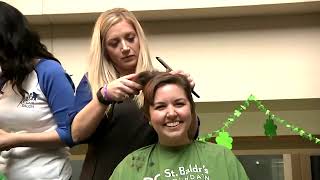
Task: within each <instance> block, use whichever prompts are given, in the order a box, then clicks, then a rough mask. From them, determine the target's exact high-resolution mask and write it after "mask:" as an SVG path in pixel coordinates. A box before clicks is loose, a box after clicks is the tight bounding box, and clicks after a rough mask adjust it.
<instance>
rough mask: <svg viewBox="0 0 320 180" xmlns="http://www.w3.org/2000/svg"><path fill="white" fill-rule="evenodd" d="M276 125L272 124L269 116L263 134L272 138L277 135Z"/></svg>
mask: <svg viewBox="0 0 320 180" xmlns="http://www.w3.org/2000/svg"><path fill="white" fill-rule="evenodd" d="M277 128H278V127H277V125H275V124H274V121H273V119H272V118H271V116H269V117H268V118H267V120H266V123H265V124H264V134H265V135H266V136H269V137H270V138H272V136H276V135H277Z"/></svg>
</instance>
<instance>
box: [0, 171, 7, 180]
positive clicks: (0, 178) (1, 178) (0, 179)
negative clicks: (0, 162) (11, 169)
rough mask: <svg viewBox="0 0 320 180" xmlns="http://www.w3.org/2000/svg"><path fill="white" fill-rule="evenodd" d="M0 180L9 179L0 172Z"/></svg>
mask: <svg viewBox="0 0 320 180" xmlns="http://www.w3.org/2000/svg"><path fill="white" fill-rule="evenodd" d="M0 180H7V178H6V177H5V176H4V175H3V174H2V173H1V172H0Z"/></svg>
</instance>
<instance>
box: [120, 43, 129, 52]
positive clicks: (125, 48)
mask: <svg viewBox="0 0 320 180" xmlns="http://www.w3.org/2000/svg"><path fill="white" fill-rule="evenodd" d="M121 44H122V47H121V52H122V53H128V52H129V51H130V48H129V46H128V45H127V43H126V42H125V41H124V40H122V41H121Z"/></svg>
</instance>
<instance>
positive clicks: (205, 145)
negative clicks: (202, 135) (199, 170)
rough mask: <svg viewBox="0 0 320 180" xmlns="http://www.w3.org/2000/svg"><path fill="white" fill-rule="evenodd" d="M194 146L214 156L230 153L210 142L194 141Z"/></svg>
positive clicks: (226, 149)
mask: <svg viewBox="0 0 320 180" xmlns="http://www.w3.org/2000/svg"><path fill="white" fill-rule="evenodd" d="M195 144H196V146H197V147H198V148H200V149H202V150H204V151H209V152H214V153H215V154H217V153H218V154H219V153H225V152H226V151H230V150H229V149H228V148H226V147H224V146H222V145H219V144H215V143H212V142H202V141H197V140H196V141H195Z"/></svg>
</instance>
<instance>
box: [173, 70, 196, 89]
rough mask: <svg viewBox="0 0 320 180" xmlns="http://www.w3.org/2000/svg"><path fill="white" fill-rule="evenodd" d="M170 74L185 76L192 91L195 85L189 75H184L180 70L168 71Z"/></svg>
mask: <svg viewBox="0 0 320 180" xmlns="http://www.w3.org/2000/svg"><path fill="white" fill-rule="evenodd" d="M170 74H181V75H183V76H185V77H186V78H187V79H188V81H189V83H190V87H191V89H193V88H194V86H195V85H196V84H195V82H194V81H193V78H192V77H191V76H190V74H188V73H185V72H183V71H181V70H175V71H170Z"/></svg>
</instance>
